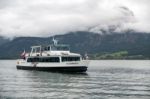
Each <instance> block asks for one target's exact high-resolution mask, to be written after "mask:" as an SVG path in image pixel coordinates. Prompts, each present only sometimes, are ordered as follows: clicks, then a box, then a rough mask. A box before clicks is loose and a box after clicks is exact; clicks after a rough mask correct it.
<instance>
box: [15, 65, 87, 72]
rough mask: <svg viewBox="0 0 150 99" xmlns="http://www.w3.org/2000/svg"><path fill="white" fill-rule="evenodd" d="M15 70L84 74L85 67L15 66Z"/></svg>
mask: <svg viewBox="0 0 150 99" xmlns="http://www.w3.org/2000/svg"><path fill="white" fill-rule="evenodd" d="M17 69H22V70H38V71H53V72H86V71H87V67H86V66H80V67H29V66H17Z"/></svg>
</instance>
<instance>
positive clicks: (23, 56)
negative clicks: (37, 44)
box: [21, 50, 26, 59]
mask: <svg viewBox="0 0 150 99" xmlns="http://www.w3.org/2000/svg"><path fill="white" fill-rule="evenodd" d="M21 57H22V58H23V59H25V58H26V51H25V50H24V51H23V52H22V53H21Z"/></svg>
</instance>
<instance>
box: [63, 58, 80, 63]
mask: <svg viewBox="0 0 150 99" xmlns="http://www.w3.org/2000/svg"><path fill="white" fill-rule="evenodd" d="M66 61H80V57H62V62H66Z"/></svg>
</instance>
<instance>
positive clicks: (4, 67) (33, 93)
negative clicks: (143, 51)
mask: <svg viewBox="0 0 150 99" xmlns="http://www.w3.org/2000/svg"><path fill="white" fill-rule="evenodd" d="M0 98H11V99H12V98H13V99H16V98H24V99H27V98H36V99H37V98H39V99H41V98H44V99H45V98H61V99H62V98H64V99H66V98H67V99H70V98H71V99H72V98H85V99H88V98H98V99H150V61H148V60H147V61H118V60H116V61H92V62H91V63H90V67H89V69H88V71H87V73H85V74H82V73H80V74H66V73H51V72H41V71H27V70H17V69H16V68H15V60H11V61H10V60H3V61H2V60H1V61H0Z"/></svg>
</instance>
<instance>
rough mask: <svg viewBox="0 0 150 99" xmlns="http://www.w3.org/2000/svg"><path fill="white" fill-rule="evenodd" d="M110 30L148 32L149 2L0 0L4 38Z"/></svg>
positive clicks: (133, 0) (0, 32)
mask: <svg viewBox="0 0 150 99" xmlns="http://www.w3.org/2000/svg"><path fill="white" fill-rule="evenodd" d="M112 27H115V29H114V31H116V32H120V31H125V30H128V29H133V30H135V31H139V32H150V0H0V35H2V36H6V37H15V36H44V37H46V36H50V35H55V34H63V33H67V32H70V31H87V30H88V31H94V32H99V33H101V31H100V30H102V29H103V30H106V31H107V30H108V29H109V28H112Z"/></svg>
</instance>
